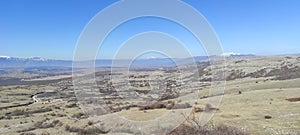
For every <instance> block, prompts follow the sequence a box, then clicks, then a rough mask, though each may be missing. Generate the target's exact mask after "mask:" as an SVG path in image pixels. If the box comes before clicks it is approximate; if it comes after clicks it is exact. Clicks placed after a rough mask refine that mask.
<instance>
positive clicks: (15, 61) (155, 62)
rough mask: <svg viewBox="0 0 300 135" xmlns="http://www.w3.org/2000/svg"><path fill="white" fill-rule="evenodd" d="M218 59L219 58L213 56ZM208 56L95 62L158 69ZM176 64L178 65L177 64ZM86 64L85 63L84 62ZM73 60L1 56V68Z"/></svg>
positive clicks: (52, 64)
mask: <svg viewBox="0 0 300 135" xmlns="http://www.w3.org/2000/svg"><path fill="white" fill-rule="evenodd" d="M220 56H224V57H243V56H254V55H252V54H238V53H224V54H222V55H220ZM213 57H217V56H213ZM208 58H209V57H208V56H195V57H192V59H191V58H175V59H171V58H150V59H137V60H134V61H131V60H126V59H124V60H111V59H100V60H96V61H89V62H95V67H127V66H126V65H128V64H129V63H130V65H131V67H134V68H145V67H148V68H149V67H150V68H158V67H173V66H176V65H182V64H188V63H189V62H192V60H193V61H195V62H198V61H201V60H207V59H208ZM175 63H176V64H175ZM82 64H84V62H82ZM72 65H73V61H72V60H54V59H45V58H41V57H31V58H16V57H10V56H0V68H26V67H72Z"/></svg>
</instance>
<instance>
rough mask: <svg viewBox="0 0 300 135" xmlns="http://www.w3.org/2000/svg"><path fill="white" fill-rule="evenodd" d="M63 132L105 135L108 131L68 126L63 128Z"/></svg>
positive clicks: (91, 127)
mask: <svg viewBox="0 0 300 135" xmlns="http://www.w3.org/2000/svg"><path fill="white" fill-rule="evenodd" d="M65 130H66V131H68V132H76V133H78V134H79V135H91V134H92V135H93V134H106V133H108V132H109V131H104V130H101V129H99V128H97V127H94V126H90V127H86V128H80V127H71V126H69V125H66V126H65Z"/></svg>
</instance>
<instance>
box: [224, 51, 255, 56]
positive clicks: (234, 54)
mask: <svg viewBox="0 0 300 135" xmlns="http://www.w3.org/2000/svg"><path fill="white" fill-rule="evenodd" d="M220 56H224V57H238V56H255V55H253V54H241V53H235V52H226V53H223V54H221V55H220Z"/></svg>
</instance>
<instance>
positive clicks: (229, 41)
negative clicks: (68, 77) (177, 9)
mask: <svg viewBox="0 0 300 135" xmlns="http://www.w3.org/2000/svg"><path fill="white" fill-rule="evenodd" d="M113 2H115V1H113V0H88V1H87V0H1V1H0V56H1V55H5V56H14V57H34V56H39V57H45V58H52V59H72V58H73V53H74V49H75V47H76V42H77V39H78V37H79V36H80V33H81V31H82V30H83V29H84V27H85V25H87V23H88V22H89V21H90V20H91V19H92V18H93V16H95V15H96V14H97V13H98V12H99V11H101V10H102V9H103V8H105V7H107V6H108V5H110V4H112V3H113ZM185 2H187V3H189V4H190V5H192V6H193V7H195V8H196V9H197V10H198V11H199V12H200V13H202V14H203V15H204V16H205V17H206V19H207V20H208V21H209V22H210V24H211V26H212V27H213V28H214V30H215V32H216V34H217V35H218V37H219V40H220V41H221V44H222V48H223V50H224V52H239V53H253V54H257V55H274V54H290V53H299V52H300V8H299V7H300V1H299V0H185ZM153 22H155V24H157V25H155V26H151V25H147V26H149V27H147V28H144V27H139V26H142V25H145V24H147V23H148V24H152V23H153ZM119 29H120V30H115V31H114V32H115V34H112V37H111V39H110V40H109V39H107V41H106V44H104V45H103V48H101V49H100V52H99V58H108V57H110V56H111V55H112V54H113V53H114V50H115V49H116V48H118V45H119V44H120V43H121V42H120V41H121V39H126V38H128V37H129V35H130V34H134V33H138V32H143V31H147V30H157V31H164V32H167V33H170V34H172V35H177V36H178V38H181V39H182V40H183V41H185V42H186V43H187V44H188V46H189V48H190V49H191V50H192V54H193V55H204V53H203V52H204V51H203V49H201V48H200V49H199V48H196V47H195V42H194V39H193V37H191V36H190V35H189V33H188V32H186V31H185V30H183V29H181V28H180V26H176V25H175V24H172V23H170V22H168V21H166V20H162V19H157V18H144V19H136V20H133V21H130V22H127V23H126V24H125V25H123V26H122V27H120V28H119ZM122 29H123V30H127V31H128V32H126V33H120V32H119V33H118V31H121V30H122ZM177 36H176V37H177ZM116 39H119V40H116ZM114 41H116V42H114Z"/></svg>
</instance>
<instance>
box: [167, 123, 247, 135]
mask: <svg viewBox="0 0 300 135" xmlns="http://www.w3.org/2000/svg"><path fill="white" fill-rule="evenodd" d="M167 135H249V133H247V132H246V131H244V130H242V129H239V128H235V127H230V126H226V125H220V126H215V125H206V126H203V127H200V126H199V127H196V126H189V125H185V124H183V125H180V126H179V127H177V128H176V129H175V130H173V131H172V132H170V133H168V134H167Z"/></svg>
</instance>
